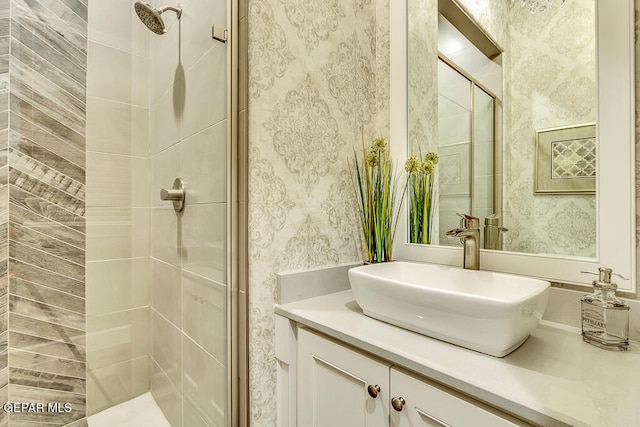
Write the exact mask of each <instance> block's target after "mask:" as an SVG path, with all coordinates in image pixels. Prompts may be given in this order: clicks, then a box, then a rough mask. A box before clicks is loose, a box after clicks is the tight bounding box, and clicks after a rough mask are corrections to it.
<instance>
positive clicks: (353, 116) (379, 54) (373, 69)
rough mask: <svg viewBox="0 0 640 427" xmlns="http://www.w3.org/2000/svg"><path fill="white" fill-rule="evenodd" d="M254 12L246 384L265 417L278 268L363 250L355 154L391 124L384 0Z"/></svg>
mask: <svg viewBox="0 0 640 427" xmlns="http://www.w3.org/2000/svg"><path fill="white" fill-rule="evenodd" d="M248 19H249V21H248V26H249V108H248V111H249V138H248V139H249V214H248V215H249V236H248V238H249V260H250V262H249V294H250V297H249V331H250V332H249V383H250V400H251V410H250V411H251V414H250V420H251V423H252V426H258V427H259V426H273V425H275V417H276V395H275V385H276V375H275V372H276V371H275V362H274V357H273V356H274V347H273V346H274V343H273V330H274V326H273V306H274V303H275V300H276V295H275V292H276V273H277V272H280V271H287V270H300V269H308V268H313V267H323V266H333V265H338V264H343V263H351V262H359V261H361V260H362V259H363V255H362V250H361V244H360V238H359V228H358V227H359V224H358V220H357V216H356V211H355V206H356V204H355V200H354V196H353V188H352V181H351V175H350V172H349V167H348V160H349V159H351V158H352V157H353V150H354V149H358V148H359V147H360V145H361V133H362V132H363V131H364V135H365V138H366V139H371V138H372V137H374V136H380V135H382V136H385V137H387V136H388V135H389V129H388V128H389V0H351V1H346V2H345V1H339V0H319V1H307V0H249V2H248ZM391 143H393V141H392V142H391Z"/></svg>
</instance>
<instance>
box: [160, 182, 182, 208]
mask: <svg viewBox="0 0 640 427" xmlns="http://www.w3.org/2000/svg"><path fill="white" fill-rule="evenodd" d="M185 198H186V193H185V187H184V181H183V180H182V179H181V178H176V179H175V181H173V188H171V189H166V188H163V189H162V190H160V200H169V201H172V202H173V209H174V210H175V211H176V212H182V211H183V209H184V201H185Z"/></svg>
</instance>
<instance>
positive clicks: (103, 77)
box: [87, 41, 148, 105]
mask: <svg viewBox="0 0 640 427" xmlns="http://www.w3.org/2000/svg"><path fill="white" fill-rule="evenodd" d="M87 49H88V54H87V95H88V96H95V97H98V98H103V99H109V100H112V101H119V102H124V103H127V104H131V103H132V101H133V96H132V94H133V91H132V87H131V83H132V82H133V81H134V78H133V62H132V56H131V54H130V53H128V52H126V51H123V50H119V49H116V48H113V47H110V46H106V45H103V44H101V43H96V42H92V41H90V42H88V46H87ZM147 105H148V104H147Z"/></svg>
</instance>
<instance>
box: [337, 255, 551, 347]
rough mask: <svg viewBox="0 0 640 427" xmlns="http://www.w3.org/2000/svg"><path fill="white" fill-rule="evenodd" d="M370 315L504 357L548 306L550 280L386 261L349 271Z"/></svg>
mask: <svg viewBox="0 0 640 427" xmlns="http://www.w3.org/2000/svg"><path fill="white" fill-rule="evenodd" d="M349 282H350V283H351V288H352V289H353V293H354V295H355V298H356V301H357V303H358V305H359V306H360V307H361V308H362V311H363V312H364V314H366V315H367V316H370V317H373V318H375V319H378V320H382V321H384V322H387V323H391V324H393V325H396V326H400V327H402V328H405V329H409V330H412V331H415V332H419V333H421V334H424V335H428V336H430V337H433V338H437V339H440V340H442V341H447V342H450V343H453V344H457V345H459V346H461V347H466V348H469V349H472V350H476V351H479V352H482V353H486V354H490V355H492V356H497V357H503V356H506V355H507V354H509V353H511V352H512V351H513V350H515V349H516V348H518V346H520V345H521V344H522V343H523V342H524V341H525V340H526V339H527V337H528V336H529V334H530V333H531V331H533V330H534V329H535V328H536V326H537V325H538V323H539V322H540V319H541V318H542V314H543V313H544V310H545V308H546V307H547V301H548V298H549V286H550V284H549V282H546V281H544V280H537V279H531V278H527V277H520V276H513V275H509V274H502V273H494V272H490V271H474V270H463V269H461V268H456V267H448V266H441V265H434V264H421V263H410V262H402V261H395V262H387V263H380V264H371V265H364V266H362V267H355V268H352V269H351V270H349Z"/></svg>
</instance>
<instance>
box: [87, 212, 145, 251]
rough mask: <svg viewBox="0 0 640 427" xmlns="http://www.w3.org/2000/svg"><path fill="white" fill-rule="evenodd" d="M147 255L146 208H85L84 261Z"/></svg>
mask: <svg viewBox="0 0 640 427" xmlns="http://www.w3.org/2000/svg"><path fill="white" fill-rule="evenodd" d="M148 255H149V209H148V208H117V207H88V208H87V254H86V256H87V261H100V260H108V259H119V258H137V257H143V256H148Z"/></svg>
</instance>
